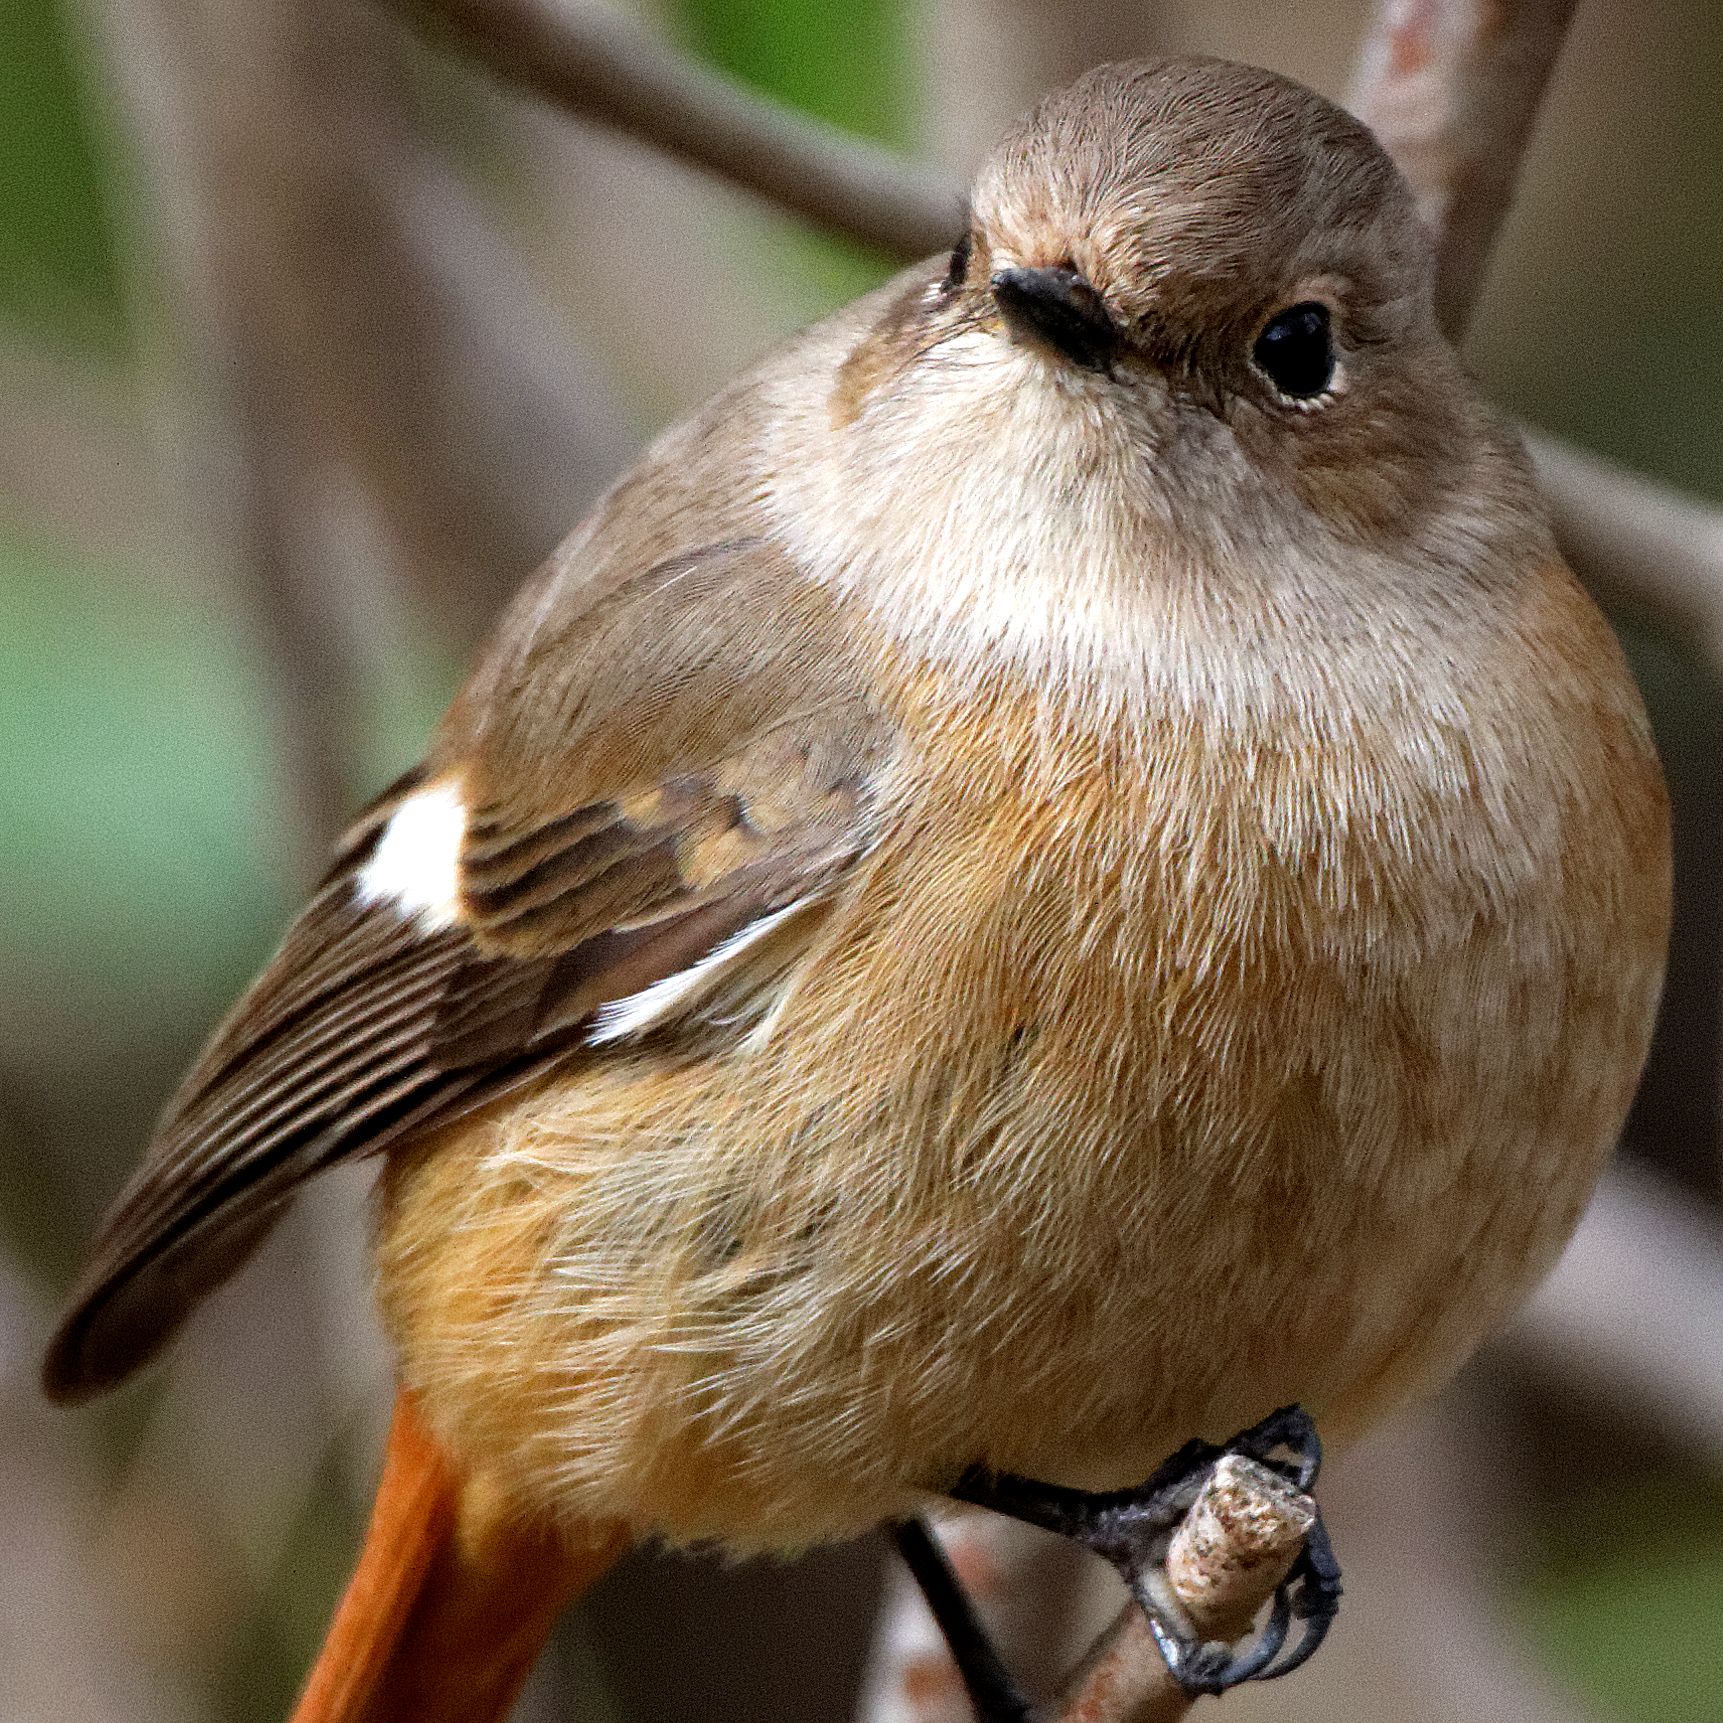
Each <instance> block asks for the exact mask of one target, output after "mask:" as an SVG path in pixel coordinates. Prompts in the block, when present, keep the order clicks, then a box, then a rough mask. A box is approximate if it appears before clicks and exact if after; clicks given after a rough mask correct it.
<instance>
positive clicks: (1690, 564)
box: [1526, 433, 1723, 670]
mask: <svg viewBox="0 0 1723 1723" xmlns="http://www.w3.org/2000/svg"><path fill="white" fill-rule="evenodd" d="M1526 441H1527V442H1528V444H1529V445H1530V447H1531V451H1532V457H1533V459H1535V460H1536V462H1537V465H1538V475H1539V477H1540V478H1541V479H1542V481H1543V487H1544V494H1545V495H1546V496H1547V497H1548V498H1549V503H1550V509H1551V512H1552V513H1553V515H1554V517H1555V526H1556V536H1557V538H1558V539H1559V540H1560V541H1561V547H1562V550H1563V552H1564V553H1565V554H1566V556H1567V557H1568V560H1569V561H1571V562H1572V563H1573V565H1574V567H1575V569H1577V570H1578V572H1579V573H1580V574H1581V575H1582V576H1583V577H1584V579H1585V582H1586V584H1587V585H1588V586H1589V587H1590V588H1591V590H1592V591H1593V592H1594V593H1595V594H1596V595H1597V596H1598V597H1599V598H1600V599H1601V600H1603V602H1604V603H1606V604H1608V605H1611V606H1613V607H1615V608H1618V609H1621V610H1627V611H1637V612H1638V613H1640V614H1641V615H1643V616H1645V617H1646V618H1648V619H1649V620H1651V621H1654V622H1660V623H1663V624H1665V625H1666V626H1668V627H1671V628H1673V629H1675V630H1676V631H1677V632H1678V633H1680V634H1683V635H1685V636H1687V637H1688V638H1689V639H1691V640H1693V641H1694V643H1695V644H1696V645H1697V646H1698V647H1699V648H1700V649H1701V650H1702V651H1703V652H1704V653H1705V654H1706V656H1707V658H1708V659H1709V660H1710V662H1711V664H1712V665H1713V666H1714V667H1716V668H1717V669H1719V670H1723V509H1720V508H1718V507H1717V506H1716V505H1715V504H1713V503H1706V502H1701V501H1700V500H1699V499H1698V498H1696V497H1686V496H1682V495H1681V494H1680V493H1679V492H1677V491H1673V490H1671V489H1669V488H1668V486H1666V485H1660V484H1658V483H1656V482H1655V481H1654V480H1652V479H1648V478H1645V477H1643V476H1642V475H1640V474H1638V473H1634V472H1630V471H1628V469H1627V468H1625V467H1621V466H1617V465H1616V464H1615V463H1614V462H1613V461H1606V460H1604V459H1602V458H1601V457H1600V456H1598V455H1592V454H1587V453H1585V452H1583V451H1582V450H1579V449H1576V448H1574V447H1572V446H1571V445H1570V444H1567V443H1561V442H1557V441H1556V440H1555V439H1554V438H1553V437H1543V436H1538V435H1535V434H1530V433H1528V435H1527V437H1526Z"/></svg>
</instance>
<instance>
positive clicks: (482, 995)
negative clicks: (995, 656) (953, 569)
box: [45, 540, 893, 1398]
mask: <svg viewBox="0 0 1723 1723" xmlns="http://www.w3.org/2000/svg"><path fill="white" fill-rule="evenodd" d="M545 590H546V592H547V593H548V598H540V600H539V601H538V610H539V611H540V612H542V614H538V613H535V612H534V609H533V606H532V604H531V603H530V602H529V604H528V605H527V606H526V607H525V608H524V609H523V611H522V612H520V613H517V615H516V617H515V619H514V621H513V623H512V624H511V625H510V626H509V627H508V628H506V629H505V631H504V634H503V636H502V639H501V643H500V645H499V647H498V648H497V649H496V651H494V652H493V653H492V655H491V657H490V659H489V660H488V661H487V663H486V664H485V665H483V666H481V668H480V670H479V672H478V673H477V675H476V676H475V677H474V679H473V682H471V683H469V685H468V689H467V691H466V692H465V693H464V694H463V696H462V697H461V698H460V699H459V700H457V701H456V703H455V706H454V708H453V709H452V711H451V713H450V716H449V718H448V719H447V720H446V721H445V725H444V729H443V731H442V733H441V734H440V736H439V738H438V741H437V743H436V745H435V746H434V747H433V749H432V751H431V753H430V756H429V758H428V759H427V762H426V764H425V765H424V766H423V767H421V768H420V769H419V770H417V771H415V772H413V773H410V774H409V775H408V776H407V777H406V778H404V779H402V780H401V781H400V782H399V783H397V784H395V785H393V786H391V788H390V790H389V791H388V792H386V793H385V795H384V796H383V797H382V798H381V799H380V800H379V801H377V802H376V803H374V804H373V805H372V806H371V807H370V808H369V809H367V810H366V812H365V813H364V814H363V815H362V816H361V817H360V819H359V820H358V821H357V823H356V824H355V825H354V827H353V828H352V830H351V831H350V832H349V834H348V836H347V838H346V839H345V840H344V842H343V844H342V845H341V847H340V849H339V851H338V853H337V858H336V861H335V865H334V866H333V868H332V869H331V870H330V872H329V874H328V875H327V876H326V877H325V879H324V882H323V884H322V886H321V888H320V890H319V891H318V893H317V895H316V896H315V897H314V898H313V899H312V901H311V903H310V905H309V906H308V907H307V908H306V910H305V911H304V913H303V914H302V915H301V916H300V918H299V919H298V921H297V922H296V923H295V924H294V926H293V927H292V929H291V930H290V931H289V933H288V935H287V937H286V940H285V942H284V943H283V945H282V947H281V949H280V951H279V952H278V953H277V954H276V956H275V958H274V960H273V961H272V962H271V963H270V964H269V966H268V968H267V969H265V971H264V972H263V974H262V975H261V976H260V977H259V978H258V980H257V981H256V982H255V983H254V984H253V986H252V987H251V989H250V990H249V992H247V993H246V994H245V995H244V997H243V998H242V999H241V1000H240V1002H239V1004H238V1006H237V1007H236V1008H235V1010H234V1011H233V1013H232V1015H231V1016H230V1017H229V1018H228V1019H227V1021H226V1022H225V1023H224V1024H223V1025H222V1026H221V1028H220V1029H219V1030H218V1031H217V1032H216V1034H215V1036H214V1038H213V1039H212V1040H211V1042H210V1044H209V1046H208V1047H207V1048H206V1050H205V1051H204V1053H203V1055H202V1057H201V1059H200V1060H199V1061H198V1063H197V1065H196V1067H195V1068H194V1069H193V1070H192V1072H191V1074H190V1076H189V1077H188V1078H187V1079H186V1082H185V1083H184V1085H183V1086H182V1088H181V1089H180V1091H179V1093H178V1094H177V1095H176V1096H175V1097H174V1099H173V1101H172V1102H171V1103H170V1105H169V1107H168V1109H167V1112H166V1115H165V1117H164V1118H163V1120H162V1122H161V1124H160V1126H159V1128H158V1130H157V1132H156V1136H155V1138H154V1140H153V1142H152V1144H151V1146H150V1149H149V1153H148V1155H147V1158H146V1160H145V1162H144V1165H143V1167H142V1168H141V1170H140V1171H139V1172H138V1174H137V1176H136V1177H135V1178H134V1179H133V1181H132V1183H131V1184H130V1186H129V1187H128V1189H127V1190H126V1191H125V1192H124V1194H123V1195H122V1197H121V1199H120V1201H119V1203H118V1204H117V1206H116V1207H115V1209H114V1210H113V1212H112V1213H111V1214H110V1216H109V1217H108V1219H107V1221H106V1223H105V1225H104V1227H103V1228H102V1231H101V1233H100V1235H99V1237H98V1239H97V1241H96V1244H95V1247H94V1250H93V1253H92V1258H91V1262H90V1266H89V1268H88V1270H87V1272H86V1274H85V1276H84V1279H83V1281H82V1282H81V1284H80V1286H79V1287H78V1289H77V1291H76V1293H75V1295H74V1299H73V1302H72V1305H71V1307H70V1310H69V1312H68V1314H67V1316H66V1318H65V1320H64V1322H63V1323H62V1325H61V1327H60V1329H59V1331H58V1333H57V1335H56V1336H55V1339H54V1342H53V1344H52V1347H51V1349H50V1351H49V1354H48V1359H47V1366H46V1371H45V1378H46V1382H47V1385H48V1388H49V1391H50V1392H51V1393H53V1394H55V1395H56V1396H58V1397H61V1398H72V1397H77V1396H79V1395H82V1394H86V1393H90V1392H94V1391H95V1390H97V1389H99V1388H102V1387H104V1386H107V1385H108V1384H110V1383H113V1382H115V1381H118V1380H119V1379H120V1378H121V1377H123V1376H124V1375H126V1374H127V1373H128V1372H129V1371H131V1370H132V1369H133V1368H135V1367H136V1366H137V1365H138V1364H139V1363H141V1362H142V1361H143V1360H145V1359H146V1358H148V1357H149V1356H150V1355H151V1354H152V1353H154V1352H155V1351H156V1350H157V1349H158V1348H159V1347H160V1346H161V1345H162V1344H163V1343H164V1342H165V1341H166V1340H167V1339H168V1338H169V1336H171V1334H172V1333H173V1332H174V1330H175V1329H176V1328H177V1327H178V1325H179V1324H180V1322H181V1321H182V1320H183V1318H184V1316H185V1315H186V1314H187V1312H188V1311H189V1310H190V1309H191V1307H192V1306H193V1305H194V1304H195V1303H196V1302H197V1300H198V1299H200V1298H201V1297H202V1296H203V1295H204V1294H205V1293H207V1292H209V1291H210V1290H212V1289H213V1288H214V1287H215V1286H217V1285H219V1284H220V1283H221V1282H222V1281H223V1280H225V1279H226V1278H227V1277H228V1276H229V1275H230V1274H232V1273H233V1271H234V1270H235V1268H237V1266H238V1265H239V1264H240V1263H241V1262H243V1261H244V1259H245V1258H246V1256H247V1255H248V1254H249V1253H250V1251H251V1250H252V1249H254V1248H255V1246H256V1245H257V1243H258V1242H259V1240H260V1239H261V1238H262V1237H263V1235H264V1233H265V1232H266V1231H267V1230H268V1228H269V1227H270V1225H271V1224H272V1223H273V1221H274V1220H275V1218H276V1217H277V1216H278V1214H279V1213H280V1211H281V1209H282V1207H283V1206H284V1204H285V1203H286V1201H287V1200H288V1198H289V1197H290V1196H291V1194H292V1192H293V1191H294V1189H295V1188H296V1187H297V1186H298V1185H299V1184H300V1183H302V1182H303V1181H304V1180H305V1179H307V1178H309V1177H310V1176H311V1175H312V1174H314V1173H316V1172H317V1171H319V1170H320V1169H321V1168H323V1167H326V1166H328V1165H330V1164H331V1163H332V1162H334V1161H337V1160H341V1159H344V1158H346V1157H349V1156H352V1155H357V1154H364V1153H370V1152H372V1151H374V1150H377V1149H381V1148H384V1147H386V1146H388V1145H390V1144H392V1143H397V1142H400V1141H401V1140H402V1139H403V1138H405V1137H407V1136H408V1135H409V1134H415V1133H418V1132H421V1131H423V1130H425V1129H426V1128H428V1127H431V1126H434V1125H438V1124H442V1123H445V1122H447V1121H449V1120H450V1119H452V1118H455V1117H457V1116H459V1115H460V1114H461V1113H462V1112H464V1111H467V1110H470V1109H472V1108H473V1107H475V1106H477V1105H480V1104H482V1103H483V1102H485V1101H487V1100H489V1099H492V1098H494V1097H495V1096H497V1095H498V1094H499V1093H501V1092H502V1091H503V1090H505V1089H506V1088H508V1087H510V1086H512V1085H515V1084H518V1083H521V1082H523V1081H526V1080H529V1079H531V1078H533V1077H534V1076H537V1075H539V1074H540V1073H542V1072H544V1071H545V1070H546V1069H547V1067H548V1066H550V1065H551V1064H552V1063H553V1062H556V1061H558V1060H569V1059H575V1058H602V1057H606V1056H608V1055H607V1054H606V1051H605V1050H606V1049H607V1048H609V1047H611V1046H612V1045H614V1044H615V1043H616V1042H618V1041H621V1040H624V1039H627V1038H631V1037H638V1036H640V1035H643V1034H648V1033H665V1032H674V1031H675V1029H676V1028H677V1026H678V1025H688V1024H690V1023H704V1024H705V1025H707V1027H706V1029H705V1031H704V1032H706V1033H735V1032H737V1031H736V1030H735V1028H734V1024H733V1020H734V1019H735V1017H736V1016H737V1015H738V1014H740V1016H742V1017H743V1018H744V1019H745V1018H746V1015H747V1011H748V1008H749V1003H750V1000H752V1001H753V1002H754V1003H755V1004H756V1005H757V1004H758V1000H759V997H760V996H761V993H762V988H763V985H764V984H765V983H769V982H770V981H771V980H772V979H773V978H774V977H776V976H781V975H782V973H783V969H784V967H785V965H786V964H787V962H788V961H789V959H790V958H791V957H793V955H794V954H795V952H796V950H797V949H798V947H799V943H800V939H805V937H806V934H805V932H803V933H802V934H801V935H800V938H798V929H803V930H805V929H806V928H807V927H808V926H810V925H811V924H812V923H813V922H815V921H817V920H818V919H819V917H818V915H817V913H811V912H812V911H813V910H814V906H817V905H819V904H820V903H822V902H824V901H826V900H827V899H829V898H830V896H831V894H832V893H833V892H834V890H835V889H836V888H837V887H838V885H839V882H840V881H841V880H842V878H843V876H844V875H845V874H846V872H847V871H848V870H850V869H851V868H852V867H853V866H854V865H855V864H856V862H857V861H858V859H859V858H861V857H862V856H863V855H864V854H865V853H866V852H867V850H868V849H869V847H870V845H871V843H872V841H873V838H874V836H875V834H876V831H877V827H878V824H879V818H880V810H879V804H878V797H877V794H876V789H877V784H878V779H879V776H880V773H881V771H882V770H883V768H884V766H885V765H886V763H887V762H888V760H889V758H890V757H891V754H892V751H893V735H892V731H891V728H890V726H889V725H888V724H887V723H886V722H885V721H884V720H883V719H882V718H881V717H880V715H879V714H878V713H877V712H876V710H875V709H874V708H873V706H872V705H871V704H870V702H869V699H868V696H867V683H866V679H865V677H864V676H863V675H862V673H861V671H860V669H859V667H858V664H857V662H856V657H855V652H854V647H853V642H852V640H851V638H850V636H849V634H848V631H847V630H846V629H845V627H844V626H843V623H842V621H841V619H840V617H839V616H838V614H837V611H836V608H835V606H834V603H833V601H832V600H831V599H830V598H828V597H827V596H826V595H825V594H824V593H822V592H821V591H820V590H818V589H816V588H814V587H812V586H811V585H810V584H809V583H807V582H806V581H805V580H804V579H802V577H800V576H799V575H798V574H797V573H796V571H795V570H794V569H793V568H792V567H790V566H789V565H788V564H787V563H785V562H784V560H783V559H782V558H781V557H780V556H779V555H778V554H777V553H775V552H773V551H771V550H770V549H769V548H767V547H766V546H765V545H763V544H762V543H760V542H758V541H747V540H743V541H736V542H732V543H728V544H723V545H717V546H712V547H708V548H707V549H705V550H702V551H697V552H695V553H693V554H690V555H687V556H683V557H679V558H677V559H675V560H673V561H670V562H665V563H660V564H658V565H657V566H655V567H652V568H650V569H647V570H645V571H644V572H642V573H639V574H637V575H634V576H632V577H629V578H625V579H621V580H612V581H609V582H608V583H604V584H602V585H600V584H596V583H595V584H594V585H593V586H591V587H589V588H587V589H585V590H584V591H580V592H576V593H574V594H570V593H569V592H567V591H564V590H560V589H559V588H557V587H556V586H555V585H552V586H550V587H549V588H547V589H545ZM720 1017H721V1018H722V1020H723V1021H724V1022H725V1023H726V1024H729V1025H731V1027H729V1028H727V1029H724V1030H717V1029H714V1028H712V1027H710V1025H711V1024H712V1023H713V1022H714V1021H716V1020H717V1019H718V1018H720Z"/></svg>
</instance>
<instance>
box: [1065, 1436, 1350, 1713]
mask: <svg viewBox="0 0 1723 1723" xmlns="http://www.w3.org/2000/svg"><path fill="white" fill-rule="evenodd" d="M1315 1523H1316V1504H1315V1503H1314V1502H1312V1501H1311V1499H1310V1498H1309V1497H1308V1496H1307V1495H1304V1494H1303V1493H1302V1492H1301V1491H1299V1490H1297V1489H1295V1488H1294V1487H1293V1486H1292V1485H1291V1484H1289V1483H1287V1482H1286V1480H1285V1479H1284V1478H1281V1477H1279V1476H1277V1475H1276V1474H1275V1473H1273V1472H1271V1471H1270V1470H1269V1469H1268V1468H1267V1467H1266V1466H1261V1465H1258V1464H1257V1462H1256V1461H1255V1460H1247V1459H1243V1458H1241V1457H1240V1456H1239V1455H1237V1454H1226V1455H1223V1456H1222V1458H1221V1459H1220V1460H1219V1461H1218V1462H1217V1463H1216V1465H1215V1468H1214V1470H1213V1472H1212V1473H1211V1474H1210V1475H1209V1479H1208V1482H1207V1483H1205V1484H1204V1485H1203V1487H1202V1490H1201V1492H1200V1493H1199V1495H1198V1496H1197V1499H1196V1501H1195V1502H1193V1503H1192V1504H1191V1508H1190V1511H1189V1512H1188V1513H1187V1514H1186V1515H1185V1518H1184V1522H1183V1523H1182V1524H1181V1525H1180V1527H1179V1529H1178V1530H1177V1531H1176V1532H1175V1533H1174V1534H1173V1541H1172V1546H1171V1548H1170V1549H1169V1550H1168V1551H1167V1580H1168V1582H1169V1584H1170V1585H1171V1587H1172V1591H1173V1595H1174V1596H1175V1597H1176V1598H1177V1599H1178V1600H1179V1602H1180V1603H1181V1604H1182V1605H1183V1606H1184V1609H1185V1612H1186V1613H1187V1614H1188V1615H1189V1616H1190V1618H1191V1625H1192V1626H1193V1627H1194V1628H1195V1629H1196V1631H1197V1633H1198V1634H1199V1635H1201V1636H1202V1637H1203V1638H1204V1639H1214V1640H1222V1641H1226V1642H1228V1643H1230V1642H1231V1641H1233V1640H1236V1639H1240V1638H1242V1637H1243V1636H1244V1635H1245V1634H1246V1633H1248V1632H1249V1631H1250V1626H1251V1623H1252V1622H1253V1621H1254V1620H1255V1619H1256V1616H1257V1613H1258V1612H1259V1611H1260V1610H1261V1609H1262V1608H1263V1607H1264V1605H1266V1604H1267V1602H1268V1601H1269V1599H1270V1598H1271V1597H1272V1596H1273V1595H1274V1589H1275V1587H1276V1586H1278V1585H1279V1584H1280V1582H1281V1581H1282V1580H1283V1579H1285V1578H1286V1576H1287V1573H1288V1571H1289V1570H1290V1569H1291V1567H1292V1564H1293V1562H1294V1561H1295V1560H1296V1559H1297V1557H1298V1552H1299V1550H1300V1549H1302V1548H1303V1547H1304V1539H1305V1537H1306V1535H1307V1534H1308V1533H1309V1531H1310V1528H1311V1527H1312V1526H1313V1525H1314V1524H1315ZM1194 1703H1195V1701H1194V1700H1193V1698H1192V1697H1191V1695H1190V1694H1188V1693H1186V1692H1185V1690H1184V1689H1183V1688H1182V1687H1180V1686H1179V1684H1178V1683H1177V1682H1176V1681H1175V1680H1174V1679H1173V1678H1172V1676H1171V1674H1170V1673H1169V1672H1168V1670H1167V1666H1166V1664H1165V1663H1164V1662H1163V1661H1162V1658H1161V1654H1160V1650H1159V1648H1158V1647H1157V1646H1156V1644H1155V1639H1154V1635H1153V1633H1152V1632H1151V1631H1150V1628H1149V1623H1148V1618H1147V1617H1146V1616H1145V1615H1144V1614H1143V1612H1142V1610H1141V1609H1140V1608H1139V1607H1138V1606H1137V1604H1136V1603H1135V1602H1134V1601H1133V1602H1131V1603H1127V1604H1126V1605H1125V1607H1124V1608H1123V1609H1122V1610H1121V1611H1120V1612H1119V1616H1118V1619H1117V1620H1116V1621H1114V1623H1113V1625H1112V1626H1111V1627H1109V1628H1108V1629H1107V1631H1106V1632H1105V1633H1104V1634H1102V1636H1101V1638H1100V1639H1099V1640H1098V1641H1097V1642H1096V1644H1095V1646H1094V1647H1093V1649H1092V1650H1091V1651H1090V1652H1089V1655H1088V1656H1087V1657H1086V1658H1084V1660H1083V1662H1082V1663H1081V1664H1080V1665H1079V1666H1078V1668H1077V1671H1076V1673H1075V1674H1074V1675H1073V1677H1072V1678H1071V1681H1070V1683H1069V1686H1068V1687H1067V1690H1066V1695H1065V1698H1064V1700H1063V1701H1062V1703H1061V1705H1060V1707H1059V1713H1058V1715H1059V1719H1060V1723H1176V1719H1178V1718H1180V1717H1183V1716H1185V1715H1186V1713H1187V1712H1189V1710H1190V1708H1191V1706H1192V1705H1193V1704H1194Z"/></svg>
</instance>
